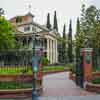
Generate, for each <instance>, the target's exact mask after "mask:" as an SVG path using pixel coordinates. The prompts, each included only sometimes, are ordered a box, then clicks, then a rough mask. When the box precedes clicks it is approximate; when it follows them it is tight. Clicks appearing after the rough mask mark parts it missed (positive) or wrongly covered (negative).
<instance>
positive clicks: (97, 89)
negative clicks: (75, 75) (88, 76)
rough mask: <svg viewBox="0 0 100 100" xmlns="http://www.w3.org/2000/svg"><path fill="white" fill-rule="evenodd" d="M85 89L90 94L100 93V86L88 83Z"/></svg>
mask: <svg viewBox="0 0 100 100" xmlns="http://www.w3.org/2000/svg"><path fill="white" fill-rule="evenodd" d="M85 89H86V90H87V91H90V92H96V93H100V84H93V83H87V84H86V86H85Z"/></svg>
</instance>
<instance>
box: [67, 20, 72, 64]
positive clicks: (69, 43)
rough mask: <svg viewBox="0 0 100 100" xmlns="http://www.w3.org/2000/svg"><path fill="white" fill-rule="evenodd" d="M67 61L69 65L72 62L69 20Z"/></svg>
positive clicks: (70, 25)
mask: <svg viewBox="0 0 100 100" xmlns="http://www.w3.org/2000/svg"><path fill="white" fill-rule="evenodd" d="M68 60H69V62H70V63H72V62H73V53H72V21H71V20H70V24H69V33H68Z"/></svg>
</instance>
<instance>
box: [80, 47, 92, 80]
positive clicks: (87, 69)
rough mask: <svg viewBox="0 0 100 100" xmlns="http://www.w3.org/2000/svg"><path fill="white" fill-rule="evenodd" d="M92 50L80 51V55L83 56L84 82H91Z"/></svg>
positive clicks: (84, 49)
mask: <svg viewBox="0 0 100 100" xmlns="http://www.w3.org/2000/svg"><path fill="white" fill-rule="evenodd" d="M92 54H93V49H92V48H83V49H81V55H82V56H83V75H84V76H83V77H84V81H91V79H92V63H93V62H92Z"/></svg>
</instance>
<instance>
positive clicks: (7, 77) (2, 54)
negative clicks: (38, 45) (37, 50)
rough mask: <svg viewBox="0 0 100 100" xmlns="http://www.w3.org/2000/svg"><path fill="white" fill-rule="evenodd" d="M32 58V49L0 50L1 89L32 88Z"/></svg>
mask: <svg viewBox="0 0 100 100" xmlns="http://www.w3.org/2000/svg"><path fill="white" fill-rule="evenodd" d="M31 59H32V51H25V50H20V51H18V50H9V51H8V50H7V51H0V89H17V88H31V87H32V80H31V79H32V78H31V79H30V77H29V76H30V75H31V74H30V73H28V70H31ZM27 79H28V80H31V82H30V81H27Z"/></svg>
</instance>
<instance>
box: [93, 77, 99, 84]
mask: <svg viewBox="0 0 100 100" xmlns="http://www.w3.org/2000/svg"><path fill="white" fill-rule="evenodd" d="M92 83H93V84H100V78H96V79H94V80H92Z"/></svg>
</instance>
